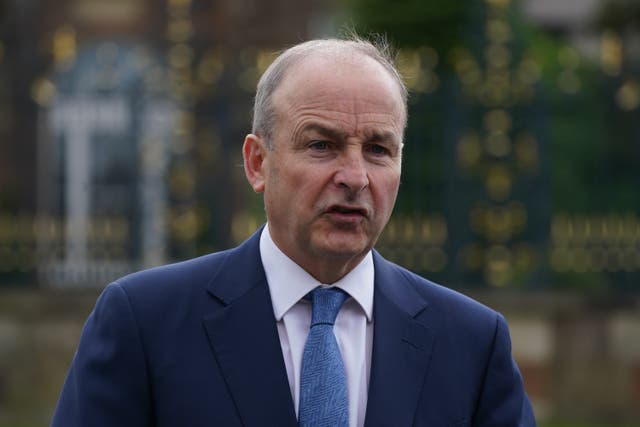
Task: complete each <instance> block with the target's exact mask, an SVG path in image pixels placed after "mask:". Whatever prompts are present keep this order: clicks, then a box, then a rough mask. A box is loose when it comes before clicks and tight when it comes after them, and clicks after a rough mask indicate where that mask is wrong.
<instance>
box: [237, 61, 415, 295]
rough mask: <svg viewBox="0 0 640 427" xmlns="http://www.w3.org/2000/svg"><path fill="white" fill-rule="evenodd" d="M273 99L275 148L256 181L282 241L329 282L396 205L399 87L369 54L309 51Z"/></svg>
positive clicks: (372, 238) (368, 244) (358, 256)
mask: <svg viewBox="0 0 640 427" xmlns="http://www.w3.org/2000/svg"><path fill="white" fill-rule="evenodd" d="M273 103H274V107H275V109H276V112H277V122H276V126H275V129H274V131H273V140H272V146H273V148H272V150H265V151H264V158H263V161H262V165H261V168H262V171H261V172H262V180H261V181H260V182H259V183H258V184H259V185H258V186H257V187H256V185H255V183H252V184H254V189H256V191H264V202H265V209H266V213H267V220H268V223H269V230H270V233H271V236H272V238H273V240H274V242H275V243H276V244H277V245H278V247H279V248H280V249H281V250H282V251H283V252H284V253H285V254H286V255H287V256H288V257H289V258H291V259H292V260H294V261H295V262H296V263H297V264H299V265H300V266H302V267H303V268H304V269H305V270H307V271H308V272H309V273H311V274H312V275H313V276H314V277H316V278H317V279H319V280H321V281H324V282H325V283H331V282H332V281H335V280H338V279H339V278H340V277H342V276H344V274H346V273H348V272H349V271H350V270H351V269H352V268H353V267H355V265H357V263H359V262H360V260H362V258H363V257H364V256H365V255H366V253H367V252H368V251H369V250H370V249H371V248H372V247H373V245H374V244H375V242H376V240H377V239H378V236H379V235H380V233H381V232H382V229H383V228H384V226H385V225H386V223H387V221H388V220H389V217H390V215H391V211H392V210H393V206H394V204H395V200H396V196H397V193H398V186H399V183H400V170H401V152H402V135H403V128H404V110H403V108H402V99H401V96H400V93H399V89H398V87H397V84H396V82H395V81H394V80H393V79H392V78H391V76H390V75H389V74H388V72H387V71H386V70H385V69H384V68H383V67H382V66H381V65H380V64H378V63H376V62H375V61H374V60H372V59H370V58H366V57H362V58H356V59H348V60H344V59H343V60H336V59H335V58H334V59H327V58H325V57H311V58H308V59H306V60H304V61H303V62H302V63H301V64H299V65H297V66H296V67H294V69H292V70H290V71H289V72H288V73H287V74H286V76H285V77H284V80H283V81H282V83H281V85H280V86H279V87H278V88H277V89H276V91H275V93H274V94H273ZM257 139H258V140H259V138H257ZM260 142H261V143H264V141H262V140H260ZM245 150H246V149H245ZM245 155H246V152H245ZM250 181H251V179H250ZM327 270H334V271H327Z"/></svg>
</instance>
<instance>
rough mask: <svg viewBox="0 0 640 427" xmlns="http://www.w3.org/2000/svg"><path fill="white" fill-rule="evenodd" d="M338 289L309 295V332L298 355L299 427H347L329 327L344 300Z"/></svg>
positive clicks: (345, 402)
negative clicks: (310, 307) (310, 306)
mask: <svg viewBox="0 0 640 427" xmlns="http://www.w3.org/2000/svg"><path fill="white" fill-rule="evenodd" d="M345 299H347V294H345V293H344V292H343V291H341V290H340V289H337V288H336V289H333V288H316V289H314V290H313V291H311V302H312V304H313V310H312V314H311V330H310V331H309V336H308V337H307V342H306V344H305V346H304V353H303V354H302V368H301V373H300V408H299V412H300V416H299V418H300V426H301V427H318V426H327V427H341V426H344V427H348V426H349V404H348V398H347V380H346V375H345V372H344V365H343V363H342V356H341V354H340V348H339V347H338V342H337V341H336V337H335V335H334V334H333V323H334V322H335V320H336V316H337V315H338V311H340V307H341V306H342V303H343V302H344V300H345Z"/></svg>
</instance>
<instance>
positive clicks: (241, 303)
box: [52, 232, 535, 427]
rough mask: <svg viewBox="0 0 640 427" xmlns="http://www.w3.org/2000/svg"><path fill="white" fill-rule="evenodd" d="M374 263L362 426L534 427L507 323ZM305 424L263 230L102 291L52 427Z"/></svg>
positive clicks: (462, 299) (384, 263)
mask: <svg viewBox="0 0 640 427" xmlns="http://www.w3.org/2000/svg"><path fill="white" fill-rule="evenodd" d="M373 259H374V265H375V285H374V286H375V291H374V309H373V318H374V338H373V353H372V359H371V365H372V366H371V376H370V381H369V396H368V402H367V412H366V425H367V426H412V425H413V426H429V427H440V426H456V427H461V426H487V427H514V426H534V425H535V421H534V418H533V414H532V411H531V407H530V404H529V400H528V399H527V396H526V395H525V393H524V390H523V385H522V380H521V377H520V373H519V372H518V368H517V367H516V365H515V363H514V362H513V360H512V357H511V344H510V339H509V332H508V330H507V326H506V323H505V321H504V319H503V318H502V316H501V315H499V314H498V313H496V312H494V311H492V310H490V309H488V308H486V307H485V306H483V305H481V304H479V303H476V302H474V301H472V300H471V299H469V298H467V297H464V296H462V295H460V294H458V293H456V292H454V291H451V290H448V289H446V288H443V287H441V286H438V285H435V284H433V283H431V282H428V281H426V280H424V279H423V278H421V277H419V276H416V275H414V274H413V273H410V272H409V271H407V270H405V269H403V268H401V267H398V266H397V265H394V264H392V263H390V262H388V261H386V260H384V259H383V258H382V257H381V256H380V255H379V254H378V253H376V252H375V251H374V254H373ZM292 286H293V285H292ZM296 425H297V421H296V416H295V412H294V406H293V402H292V398H291V392H290V388H289V384H288V380H287V374H286V369H285V365H284V360H283V357H282V350H281V347H280V342H279V338H278V332H277V327H276V322H275V319H274V314H273V308H272V305H271V298H270V295H269V289H268V285H267V281H266V278H265V273H264V270H263V267H262V262H261V261H260V254H259V232H258V233H256V234H254V235H253V236H252V237H251V238H250V239H249V240H247V241H246V242H245V243H243V244H242V245H241V246H239V247H237V248H235V249H231V250H229V251H225V252H220V253H215V254H211V255H207V256H203V257H200V258H197V259H193V260H190V261H186V262H182V263H179V264H173V265H168V266H163V267H159V268H154V269H151V270H147V271H143V272H139V273H135V274H132V275H129V276H127V277H124V278H122V279H120V280H118V281H116V282H114V283H112V284H110V285H109V286H107V288H106V289H105V290H104V292H103V293H102V295H101V296H100V298H99V299H98V301H97V303H96V306H95V308H94V310H93V312H92V313H91V315H90V316H89V318H88V320H87V323H86V325H85V327H84V330H83V332H82V337H81V339H80V343H79V346H78V350H77V352H76V354H75V356H74V359H73V362H72V365H71V368H70V371H69V373H68V376H67V379H66V381H65V384H64V387H63V390H62V393H61V395H60V400H59V402H58V406H57V408H56V411H55V414H54V417H53V421H52V426H55V427H93V426H96V427H99V426H104V427H126V426H131V427H147V426H171V427H178V426H180V427H182V426H185V427H205V426H206V427H212V426H225V427H226V426H279V427H280V426H296Z"/></svg>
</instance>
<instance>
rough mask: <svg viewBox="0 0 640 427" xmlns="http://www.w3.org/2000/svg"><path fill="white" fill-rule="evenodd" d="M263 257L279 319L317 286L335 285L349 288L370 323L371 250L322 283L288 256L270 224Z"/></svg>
mask: <svg viewBox="0 0 640 427" xmlns="http://www.w3.org/2000/svg"><path fill="white" fill-rule="evenodd" d="M260 257H261V259H262V265H263V267H264V272H265V274H266V276H267V283H268V284H269V293H270V294H271V302H272V304H273V313H274V315H275V317H276V321H280V320H282V317H283V316H284V315H285V313H286V312H287V311H289V309H290V308H291V307H293V306H294V305H295V304H296V303H297V302H298V301H300V300H301V299H302V298H303V297H304V296H305V295H306V294H308V293H309V292H311V291H312V290H313V289H315V288H317V287H318V286H336V287H338V288H340V289H342V290H344V291H346V292H347V293H348V294H349V295H350V296H351V297H352V298H353V299H354V300H356V302H357V303H358V305H360V307H361V308H362V310H363V311H364V313H365V315H366V316H367V321H368V322H371V319H372V315H373V279H374V268H373V256H372V255H371V251H369V253H367V255H366V256H365V257H364V259H363V260H362V261H360V263H359V264H358V265H357V266H356V267H355V268H354V269H353V270H351V271H350V272H349V273H348V274H347V275H346V276H344V277H343V278H342V279H340V280H338V281H337V282H335V283H332V284H323V283H320V282H319V281H317V280H316V279H315V278H314V277H313V276H311V275H310V274H309V273H307V272H306V271H305V270H304V269H303V268H302V267H300V266H299V265H298V264H296V263H295V262H294V261H293V260H291V258H289V257H288V256H286V255H285V254H284V253H283V252H282V251H281V250H280V249H279V248H278V247H277V246H276V244H275V243H274V241H273V239H271V234H270V233H269V226H268V224H267V225H266V226H265V227H264V229H263V230H262V234H261V235H260Z"/></svg>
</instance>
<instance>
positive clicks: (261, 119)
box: [252, 36, 408, 148]
mask: <svg viewBox="0 0 640 427" xmlns="http://www.w3.org/2000/svg"><path fill="white" fill-rule="evenodd" d="M318 52H326V53H334V52H339V53H346V54H354V53H355V54H360V55H363V56H365V57H369V58H372V59H374V60H375V61H376V62H378V63H379V64H380V65H382V66H383V67H384V69H385V70H387V71H388V72H389V75H391V77H392V78H393V79H394V81H395V82H396V83H397V86H398V89H399V91H400V96H401V97H402V102H403V110H404V121H405V125H406V120H407V97H408V91H407V87H406V86H405V84H404V82H403V80H402V77H401V76H400V73H399V72H398V70H397V69H396V67H395V64H394V56H393V54H392V53H391V47H390V45H389V43H388V42H387V41H386V40H385V39H384V38H382V37H378V39H377V40H375V41H368V40H363V39H361V38H358V37H357V36H352V37H350V38H349V39H348V40H341V39H320V40H311V41H307V42H304V43H300V44H297V45H295V46H293V47H290V48H289V49H286V50H285V51H283V52H282V53H281V54H280V55H279V56H278V57H277V58H276V59H275V60H274V61H273V63H271V65H269V67H268V68H267V69H266V71H265V72H264V74H262V77H260V80H259V81H258V87H257V90H256V97H255V101H254V104H253V129H252V132H253V133H254V134H256V135H258V136H261V137H262V138H264V139H265V140H266V142H267V147H269V148H272V136H273V130H274V128H275V124H276V111H275V108H274V106H273V102H272V98H273V93H274V92H275V91H276V89H277V88H278V86H279V85H280V83H281V82H282V79H283V77H284V75H285V74H286V73H287V71H289V70H290V69H291V68H293V67H294V66H295V65H297V64H298V63H300V61H302V60H304V59H305V58H307V57H309V56H310V55H312V54H314V53H318Z"/></svg>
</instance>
